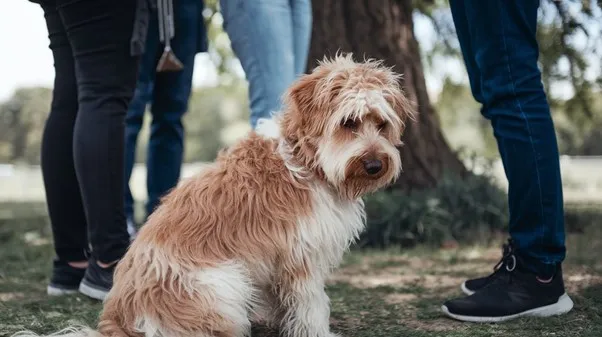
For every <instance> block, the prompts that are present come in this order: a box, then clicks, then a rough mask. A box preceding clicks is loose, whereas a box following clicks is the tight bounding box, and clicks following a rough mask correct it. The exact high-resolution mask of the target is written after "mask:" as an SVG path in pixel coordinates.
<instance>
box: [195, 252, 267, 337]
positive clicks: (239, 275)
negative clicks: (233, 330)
mask: <svg viewBox="0 0 602 337" xmlns="http://www.w3.org/2000/svg"><path fill="white" fill-rule="evenodd" d="M193 277H194V279H195V280H196V282H195V283H196V285H197V287H198V289H200V291H202V292H207V293H208V295H209V296H210V298H211V299H212V300H213V301H210V303H211V302H214V305H215V309H216V311H218V312H219V313H220V314H221V315H222V316H223V317H224V318H226V319H228V320H230V321H231V322H233V323H234V325H235V326H236V327H238V328H240V331H239V332H240V334H241V336H243V335H245V334H246V333H247V332H248V331H249V329H251V322H250V321H249V310H250V309H251V308H252V307H253V304H254V303H255V302H256V297H257V291H256V289H255V288H254V287H253V285H252V281H251V278H250V275H249V272H248V270H247V269H246V268H245V267H244V266H243V265H242V264H241V263H236V262H223V263H221V264H220V265H219V267H215V268H203V269H202V270H200V271H198V272H196V273H194V275H193Z"/></svg>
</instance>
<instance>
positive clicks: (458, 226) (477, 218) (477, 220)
mask: <svg viewBox="0 0 602 337" xmlns="http://www.w3.org/2000/svg"><path fill="white" fill-rule="evenodd" d="M490 169H491V168H490V166H489V165H486V166H485V170H484V171H485V172H488V171H490ZM365 201H366V212H367V214H368V226H367V230H366V232H364V234H363V235H362V237H361V239H360V242H359V246H360V247H388V246H401V247H408V246H413V245H416V244H419V243H428V244H433V245H439V244H442V243H444V242H446V241H460V242H486V241H487V240H489V239H491V238H493V235H494V234H495V233H497V232H500V231H502V230H504V229H505V227H506V226H507V223H508V216H507V214H508V212H507V207H508V205H507V197H506V193H505V192H504V191H503V190H501V189H500V188H499V187H498V186H497V185H495V184H494V182H493V177H492V176H491V175H489V174H487V173H485V174H482V175H470V176H468V177H466V178H459V177H452V176H447V177H445V178H444V179H443V180H442V181H441V182H440V184H439V186H437V187H436V188H434V189H430V190H424V191H402V190H397V189H393V190H388V191H382V192H378V193H376V194H374V195H371V196H369V197H367V198H366V200H365Z"/></svg>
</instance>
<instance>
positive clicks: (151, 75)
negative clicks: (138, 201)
mask: <svg viewBox="0 0 602 337" xmlns="http://www.w3.org/2000/svg"><path fill="white" fill-rule="evenodd" d="M159 55H160V54H159V28H158V22H157V16H156V15H153V17H152V18H151V19H150V20H149V26H148V33H147V36H146V44H145V49H144V54H143V55H142V57H141V59H140V68H139V73H138V82H137V83H136V90H135V91H134V98H133V99H132V101H131V102H130V106H129V108H128V111H127V114H126V117H125V216H126V218H127V221H128V231H129V232H130V235H132V234H133V233H132V230H133V228H131V227H132V225H133V223H134V198H133V196H132V192H131V190H130V185H129V181H130V178H131V175H132V169H133V168H134V163H135V161H136V143H137V141H138V134H139V133H140V129H142V124H143V122H144V113H145V111H146V106H147V104H148V103H149V102H150V100H151V97H152V95H153V90H154V85H155V84H154V81H155V74H156V68H157V62H158V59H159Z"/></svg>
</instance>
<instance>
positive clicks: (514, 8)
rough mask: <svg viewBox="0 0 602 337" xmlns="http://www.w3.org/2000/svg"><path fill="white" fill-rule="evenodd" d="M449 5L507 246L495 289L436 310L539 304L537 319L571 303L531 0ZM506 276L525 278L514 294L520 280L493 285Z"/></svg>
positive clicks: (516, 308) (508, 309)
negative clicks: (489, 147)
mask: <svg viewBox="0 0 602 337" xmlns="http://www.w3.org/2000/svg"><path fill="white" fill-rule="evenodd" d="M450 3H451V6H452V14H453V17H454V22H455V24H456V27H457V31H458V35H459V39H460V43H461V47H462V49H463V52H464V54H465V59H467V62H466V63H467V67H468V68H469V73H470V67H476V68H477V69H478V73H480V74H479V77H480V78H479V79H473V78H471V85H472V86H475V85H478V86H479V87H478V88H476V92H477V93H478V94H479V95H478V96H477V95H475V97H477V99H479V100H480V101H481V102H482V103H483V110H482V112H483V114H484V116H485V117H487V118H489V119H490V120H491V123H492V126H493V129H494V132H495V136H496V138H497V141H498V146H499V148H500V154H501V157H502V160H503V162H504V168H505V171H506V176H507V178H508V182H509V192H508V193H509V206H510V224H509V229H510V236H511V239H512V241H511V247H510V249H509V250H507V254H506V256H505V258H504V260H503V261H502V262H503V263H502V267H503V269H501V268H500V270H502V271H503V273H502V274H504V275H502V276H504V277H497V278H490V279H488V281H489V283H491V284H497V286H493V285H489V286H485V287H483V288H482V289H480V290H479V291H477V292H476V293H475V294H474V295H473V296H471V297H469V298H468V299H463V300H460V301H456V302H454V301H451V303H450V302H448V303H446V307H445V309H444V310H449V311H450V312H451V314H452V315H453V314H454V312H455V313H456V314H457V312H463V314H460V316H463V318H464V319H466V316H474V315H476V314H474V315H473V314H471V312H472V313H474V312H478V313H480V314H484V315H489V316H495V317H497V318H500V317H502V318H504V319H505V318H508V317H509V316H512V315H514V314H522V313H524V312H525V311H527V310H531V309H535V310H540V309H541V310H544V309H543V308H544V307H546V308H547V309H545V310H547V311H542V312H539V314H541V315H551V314H559V313H564V312H566V311H568V310H570V309H571V308H572V302H571V301H570V299H569V298H568V296H566V294H564V284H563V282H562V272H561V268H560V264H561V262H562V261H563V259H564V255H565V247H564V223H563V218H564V217H563V205H562V183H561V177H560V167H559V155H558V147H557V142H556V136H555V133H554V125H553V122H552V118H551V115H550V109H549V106H548V103H547V100H546V96H545V93H544V91H543V85H542V83H541V74H540V71H539V69H538V68H537V59H538V55H539V51H538V46H537V41H536V39H535V33H536V26H537V10H538V6H539V1H538V0H492V1H476V0H474V1H460V0H452V1H451V2H450ZM473 75H474V74H473ZM479 80H480V83H479ZM474 91H475V88H474V87H473V92H474ZM504 270H505V271H507V272H509V273H506V272H504ZM515 270H516V271H515ZM498 276H500V275H499V273H498ZM536 277H537V278H538V279H539V281H536ZM509 278H510V279H511V278H524V279H525V280H528V281H525V282H524V283H522V284H523V287H522V288H520V289H516V287H517V286H518V285H520V284H521V283H520V282H516V283H514V285H513V286H512V285H511V284H512V283H507V284H506V283H504V284H501V283H499V282H501V281H500V280H501V279H504V280H507V279H509ZM512 287H514V288H512ZM511 288H512V289H511ZM505 292H522V293H523V294H524V296H523V297H522V298H521V299H520V300H517V298H516V297H514V298H511V299H509V300H508V301H505V300H500V301H498V300H497V298H493V297H495V296H503V295H500V294H503V293H505ZM493 294H497V295H495V296H494V295H493ZM467 308H468V309H467ZM448 314H449V312H448ZM452 317H453V316H452ZM456 318H458V317H456ZM463 318H460V319H463ZM473 318H474V317H473ZM467 320H468V319H467Z"/></svg>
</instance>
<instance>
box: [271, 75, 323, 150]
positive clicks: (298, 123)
mask: <svg viewBox="0 0 602 337" xmlns="http://www.w3.org/2000/svg"><path fill="white" fill-rule="evenodd" d="M319 79H320V76H319V75H318V74H317V73H316V72H313V73H311V74H308V75H303V76H301V77H300V78H299V79H298V80H297V81H296V82H295V83H293V85H292V86H291V87H290V88H289V89H288V90H287V92H286V93H285V94H284V97H283V101H284V104H285V107H286V108H285V109H286V113H285V114H284V115H283V117H282V122H281V125H282V133H283V136H284V137H285V139H287V140H289V141H292V142H297V141H299V140H300V139H301V138H302V137H305V136H312V135H314V136H315V135H316V133H318V132H319V130H317V129H318V128H319V125H320V124H323V123H324V122H325V121H324V119H325V118H322V117H325V116H322V113H321V112H323V111H322V110H323V108H324V107H323V106H322V105H323V104H321V103H320V102H319V101H318V97H319V95H318V93H317V87H318V82H319Z"/></svg>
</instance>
